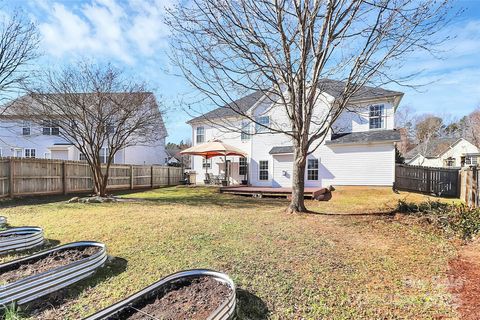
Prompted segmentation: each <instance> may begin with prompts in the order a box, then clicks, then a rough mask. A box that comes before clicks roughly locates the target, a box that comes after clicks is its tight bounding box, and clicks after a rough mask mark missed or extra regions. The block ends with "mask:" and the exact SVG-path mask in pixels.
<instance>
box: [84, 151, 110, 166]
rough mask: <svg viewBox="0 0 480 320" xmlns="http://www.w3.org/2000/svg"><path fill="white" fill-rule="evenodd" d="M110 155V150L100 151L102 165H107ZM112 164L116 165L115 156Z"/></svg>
mask: <svg viewBox="0 0 480 320" xmlns="http://www.w3.org/2000/svg"><path fill="white" fill-rule="evenodd" d="M109 153H110V149H109V148H102V149H100V163H107V160H108V154H109ZM85 160H86V158H85ZM112 163H115V156H113V159H112Z"/></svg>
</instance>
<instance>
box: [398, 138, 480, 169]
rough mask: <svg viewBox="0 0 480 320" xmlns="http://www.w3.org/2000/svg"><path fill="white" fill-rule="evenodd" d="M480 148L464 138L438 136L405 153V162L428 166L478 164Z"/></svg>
mask: <svg viewBox="0 0 480 320" xmlns="http://www.w3.org/2000/svg"><path fill="white" fill-rule="evenodd" d="M479 156H480V150H479V149H478V148H477V147H476V146H475V145H474V144H472V143H471V142H469V141H467V140H465V139H463V138H436V139H430V140H429V141H427V142H424V143H421V144H419V145H417V146H416V147H415V148H413V149H412V150H410V151H409V152H407V153H406V154H405V156H404V157H405V163H406V164H410V165H417V166H426V167H463V166H469V165H476V164H477V163H478V158H479Z"/></svg>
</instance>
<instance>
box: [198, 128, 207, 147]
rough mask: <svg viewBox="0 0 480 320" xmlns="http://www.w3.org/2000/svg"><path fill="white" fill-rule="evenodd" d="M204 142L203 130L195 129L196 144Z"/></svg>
mask: <svg viewBox="0 0 480 320" xmlns="http://www.w3.org/2000/svg"><path fill="white" fill-rule="evenodd" d="M203 142H205V128H204V127H197V143H203Z"/></svg>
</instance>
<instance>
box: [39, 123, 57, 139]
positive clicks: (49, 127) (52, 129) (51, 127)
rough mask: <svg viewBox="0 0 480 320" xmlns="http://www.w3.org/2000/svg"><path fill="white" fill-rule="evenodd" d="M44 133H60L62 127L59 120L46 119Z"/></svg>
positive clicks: (53, 134) (55, 134)
mask: <svg viewBox="0 0 480 320" xmlns="http://www.w3.org/2000/svg"><path fill="white" fill-rule="evenodd" d="M42 134H43V135H44V136H58V135H60V127H59V126H58V122H56V121H53V120H45V121H43V124H42Z"/></svg>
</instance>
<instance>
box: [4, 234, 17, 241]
mask: <svg viewBox="0 0 480 320" xmlns="http://www.w3.org/2000/svg"><path fill="white" fill-rule="evenodd" d="M19 236H20V235H19V234H15V233H13V234H5V235H3V234H2V235H0V240H1V239H8V238H16V237H19Z"/></svg>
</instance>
